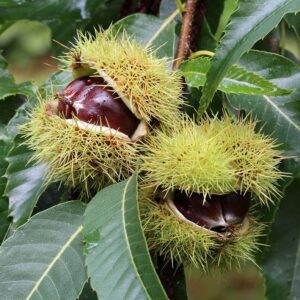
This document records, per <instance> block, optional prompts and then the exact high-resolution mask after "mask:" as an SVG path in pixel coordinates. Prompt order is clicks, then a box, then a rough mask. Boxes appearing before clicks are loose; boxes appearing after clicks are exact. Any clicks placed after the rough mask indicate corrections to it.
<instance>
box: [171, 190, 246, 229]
mask: <svg viewBox="0 0 300 300" xmlns="http://www.w3.org/2000/svg"><path fill="white" fill-rule="evenodd" d="M250 200H251V195H250V194H249V193H246V194H245V195H242V194H239V193H229V194H224V195H211V197H210V198H206V199H205V201H204V197H203V195H202V194H197V193H192V194H191V195H187V194H186V193H185V192H184V191H179V190H175V192H174V199H173V202H174V205H175V206H176V208H177V209H178V210H179V211H180V213H181V214H182V215H183V216H184V217H185V218H186V219H188V220H189V221H191V222H193V223H195V224H197V225H199V226H202V227H205V228H207V229H209V230H212V231H216V232H220V233H221V232H225V231H227V229H228V228H230V227H231V226H233V225H237V224H241V223H242V222H243V221H244V219H245V217H246V215H247V212H248V210H249V208H250Z"/></svg>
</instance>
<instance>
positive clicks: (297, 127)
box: [263, 95, 300, 132]
mask: <svg viewBox="0 0 300 300" xmlns="http://www.w3.org/2000/svg"><path fill="white" fill-rule="evenodd" d="M263 97H264V98H265V99H266V101H267V102H268V103H269V104H270V105H272V106H273V107H274V108H275V109H276V110H277V111H278V113H279V114H280V115H282V116H283V117H284V118H285V119H286V120H287V121H288V122H289V123H290V124H291V125H292V126H293V127H295V128H296V130H298V131H299V132H300V127H299V126H298V125H297V124H296V123H295V122H294V121H293V120H292V119H291V118H289V116H288V115H286V114H285V113H284V112H283V111H282V110H280V109H279V108H278V106H277V105H276V104H275V103H274V102H273V101H272V100H271V98H270V97H268V96H265V95H264V96H263Z"/></svg>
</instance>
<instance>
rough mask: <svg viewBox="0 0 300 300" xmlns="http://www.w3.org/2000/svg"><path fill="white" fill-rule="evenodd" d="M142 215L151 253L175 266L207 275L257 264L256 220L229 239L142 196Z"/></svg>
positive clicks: (250, 220) (257, 228)
mask: <svg viewBox="0 0 300 300" xmlns="http://www.w3.org/2000/svg"><path fill="white" fill-rule="evenodd" d="M139 205H140V214H141V220H142V224H143V228H144V232H145V235H146V238H147V241H148V245H149V248H150V250H153V251H154V253H156V254H158V255H160V256H164V257H165V259H166V260H167V261H171V263H172V264H175V265H177V264H183V265H185V266H193V267H196V268H200V269H202V271H203V272H207V271H209V270H211V269H212V268H214V267H217V268H218V269H220V270H228V269H232V268H240V267H241V265H242V264H243V263H245V262H247V261H252V262H254V255H255V253H256V252H257V251H258V247H259V242H258V241H259V238H260V236H261V235H262V229H263V227H262V226H261V224H259V223H258V222H257V221H255V219H254V218H253V217H250V218H249V222H250V226H249V228H248V229H247V230H245V231H242V230H241V231H239V230H238V228H236V232H235V233H233V234H232V235H231V236H230V237H225V236H224V237H223V236H222V235H220V234H218V233H216V232H213V231H210V230H207V229H205V228H201V227H197V226H194V225H192V224H191V223H188V222H186V221H184V220H181V219H179V218H177V217H175V216H174V214H173V212H171V211H170V210H169V209H168V207H167V206H166V205H165V204H164V202H162V203H157V202H156V201H155V200H154V199H151V197H149V196H148V197H147V196H145V193H144V195H143V193H141V195H140V197H139Z"/></svg>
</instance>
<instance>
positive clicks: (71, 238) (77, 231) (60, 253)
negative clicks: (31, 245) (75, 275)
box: [26, 225, 83, 300]
mask: <svg viewBox="0 0 300 300" xmlns="http://www.w3.org/2000/svg"><path fill="white" fill-rule="evenodd" d="M82 230H83V226H82V225H80V226H79V227H78V228H77V230H76V231H75V232H74V233H73V234H72V235H71V237H70V238H69V239H68V240H67V242H66V243H65V244H64V245H63V247H62V248H61V250H60V251H59V252H58V253H57V255H56V256H55V257H54V258H53V260H52V261H51V263H50V264H49V266H48V267H47V269H46V270H45V271H44V272H43V274H42V275H41V277H40V278H39V280H38V281H37V282H36V284H35V285H34V287H33V288H32V290H31V291H30V293H29V295H28V296H27V298H26V300H30V298H31V297H32V295H33V294H34V293H35V292H36V291H37V290H38V288H39V286H40V284H41V283H42V281H43V280H44V278H45V277H46V276H47V275H48V274H49V272H50V271H51V269H52V268H53V266H54V265H55V263H56V262H57V261H58V260H59V259H60V258H61V256H62V255H63V253H64V252H65V250H66V249H67V248H68V247H69V246H70V245H71V243H72V242H73V241H74V240H75V239H76V238H77V237H78V235H79V234H80V233H81V232H82Z"/></svg>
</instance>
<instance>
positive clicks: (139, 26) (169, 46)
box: [115, 11, 177, 58]
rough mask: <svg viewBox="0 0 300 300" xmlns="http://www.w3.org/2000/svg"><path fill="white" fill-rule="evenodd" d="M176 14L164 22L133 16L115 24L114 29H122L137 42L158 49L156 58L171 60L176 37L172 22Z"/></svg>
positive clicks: (147, 16)
mask: <svg viewBox="0 0 300 300" xmlns="http://www.w3.org/2000/svg"><path fill="white" fill-rule="evenodd" d="M176 12H177V11H175V12H173V16H172V15H171V17H170V18H167V19H165V20H163V19H160V18H157V17H154V16H151V15H144V14H133V15H130V16H128V17H126V18H124V19H122V20H120V21H119V22H117V23H116V24H115V28H116V29H117V30H118V29H120V28H124V29H125V30H126V31H127V33H128V34H129V35H132V36H134V37H135V39H136V40H137V41H138V42H140V43H142V44H144V45H146V46H150V47H151V48H153V49H158V50H157V56H158V57H161V58H162V57H167V58H173V57H174V55H175V41H176V39H175V38H176V36H175V25H174V24H173V23H172V21H173V19H174V18H175V17H176V15H177V13H176Z"/></svg>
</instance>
